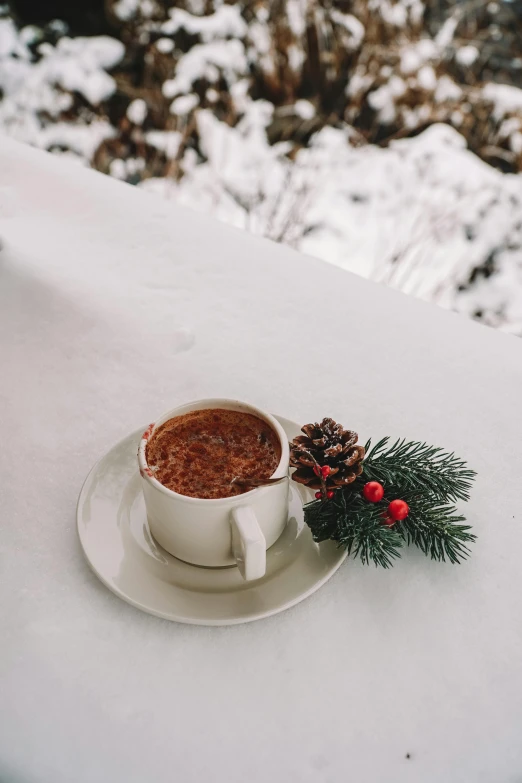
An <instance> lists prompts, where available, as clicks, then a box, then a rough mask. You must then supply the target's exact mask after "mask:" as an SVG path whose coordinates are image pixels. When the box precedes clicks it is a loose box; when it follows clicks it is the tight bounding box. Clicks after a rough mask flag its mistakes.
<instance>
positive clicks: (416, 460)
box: [305, 438, 476, 568]
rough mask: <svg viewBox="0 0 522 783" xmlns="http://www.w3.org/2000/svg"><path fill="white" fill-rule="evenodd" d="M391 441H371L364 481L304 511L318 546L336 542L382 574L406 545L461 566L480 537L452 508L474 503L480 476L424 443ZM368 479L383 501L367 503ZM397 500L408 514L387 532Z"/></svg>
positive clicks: (456, 459) (364, 469)
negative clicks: (388, 517)
mask: <svg viewBox="0 0 522 783" xmlns="http://www.w3.org/2000/svg"><path fill="white" fill-rule="evenodd" d="M388 443H389V438H383V439H382V440H380V441H379V442H378V443H377V444H376V445H375V446H374V447H373V448H371V442H368V443H367V444H366V454H367V456H366V458H365V460H364V462H363V472H362V474H361V476H359V477H358V478H357V479H356V481H355V482H353V483H352V484H349V485H348V486H346V487H345V488H344V489H341V490H338V491H337V492H336V493H335V495H334V497H333V498H332V499H331V500H316V501H313V502H312V503H309V504H307V505H306V506H305V521H306V523H307V524H308V526H309V527H310V529H311V531H312V535H313V538H314V540H315V541H324V540H326V539H332V540H333V541H336V542H337V543H338V544H339V546H344V547H345V548H346V550H347V551H348V553H349V554H352V555H353V556H354V557H355V558H357V557H359V558H360V559H361V561H362V562H363V563H365V564H367V563H370V562H373V563H375V565H380V566H383V567H384V568H388V567H389V566H391V565H393V561H394V560H395V559H396V558H397V557H400V555H401V548H402V546H403V545H405V544H414V545H415V546H418V547H419V549H420V550H421V551H422V552H423V553H424V554H425V555H429V556H430V557H431V558H432V559H433V560H443V561H444V560H449V562H450V563H460V562H461V560H463V559H465V558H466V557H467V556H468V554H469V552H470V550H469V546H468V544H471V543H472V542H473V541H475V536H474V535H473V533H471V532H470V530H471V528H470V526H469V525H465V524H463V523H464V522H465V518H464V517H463V516H462V515H460V514H459V513H458V511H457V509H456V508H455V505H454V503H455V502H456V501H457V500H467V499H468V498H469V491H470V488H471V485H472V482H473V479H474V477H475V475H476V474H475V472H474V471H473V470H470V469H469V468H468V467H467V466H466V463H465V462H464V461H463V460H461V459H459V458H458V457H456V456H455V455H454V454H449V453H447V452H445V451H443V449H440V448H436V447H433V446H428V445H427V444H426V443H418V442H414V441H412V442H407V441H405V440H398V441H396V442H395V443H393V445H391V446H388ZM368 481H378V482H380V483H381V484H382V485H383V487H384V489H385V495H384V498H383V499H382V501H379V502H378V503H370V502H368V501H367V500H366V499H365V498H364V496H363V494H362V489H363V487H364V485H365V484H366V482H368ZM396 498H400V499H401V500H404V501H406V503H407V504H408V506H409V514H408V516H407V517H406V519H404V520H402V521H401V522H396V523H395V524H394V525H393V526H389V525H386V524H385V523H384V522H385V517H386V511H387V507H388V504H389V503H390V501H391V500H394V499H396Z"/></svg>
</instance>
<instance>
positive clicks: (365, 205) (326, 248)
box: [0, 0, 522, 331]
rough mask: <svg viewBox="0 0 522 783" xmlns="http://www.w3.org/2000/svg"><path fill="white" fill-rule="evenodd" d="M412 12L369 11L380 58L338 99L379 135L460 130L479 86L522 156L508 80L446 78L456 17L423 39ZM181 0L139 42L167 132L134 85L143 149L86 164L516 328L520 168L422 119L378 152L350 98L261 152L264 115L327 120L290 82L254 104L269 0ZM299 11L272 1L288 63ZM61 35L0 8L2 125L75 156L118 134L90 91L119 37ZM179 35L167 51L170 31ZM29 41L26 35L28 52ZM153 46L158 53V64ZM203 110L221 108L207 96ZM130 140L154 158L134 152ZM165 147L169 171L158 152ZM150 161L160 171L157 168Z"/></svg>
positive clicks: (299, 33) (504, 141)
mask: <svg viewBox="0 0 522 783" xmlns="http://www.w3.org/2000/svg"><path fill="white" fill-rule="evenodd" d="M144 3H145V0H141V2H135V3H134V2H130V0H125V1H124V0H120V2H119V3H118V5H117V7H118V9H119V13H120V14H121V13H131V12H132V14H134V13H138V12H139V14H140V18H142V17H143V15H144V14H146V13H148V12H150V8H149V9H147V6H146V4H145V5H144ZM375 3H376V0H374V6H372V8H373V9H374V10H373V13H377V10H376V9H377V5H375ZM419 7H420V5H419V3H416V2H414V0H403V2H397V3H389V2H387V3H384V5H383V6H382V9H383V14H384V16H386V15H388V16H389V17H390V19H391V20H392V21H391V22H390V24H393V26H394V27H395V28H396V45H395V49H394V58H395V59H393V58H390V60H389V62H388V61H384V64H382V63H383V61H381V64H380V67H379V69H378V70H372V69H371V68H368V67H366V66H365V65H364V64H363V65H359V66H358V67H357V68H356V69H355V70H354V71H352V72H351V73H350V77H349V79H347V83H346V85H345V91H346V92H347V93H348V95H349V96H350V99H351V100H350V103H353V104H356V103H357V102H361V103H362V102H363V101H366V100H367V101H368V103H369V105H370V107H371V108H372V109H373V110H374V112H375V113H376V117H375V124H376V125H377V124H380V125H382V126H383V127H385V128H386V126H390V128H389V135H390V136H391V137H392V138H393V136H394V135H395V133H396V127H397V126H398V127H399V128H401V129H404V130H407V129H420V128H421V127H422V126H423V125H424V124H427V125H429V124H430V123H433V122H434V120H435V118H437V117H441V116H442V117H443V118H444V119H445V120H446V121H450V122H451V123H453V125H454V126H455V127H461V128H463V129H464V130H466V128H467V126H468V125H469V122H470V121H471V120H472V116H471V112H473V110H474V104H473V101H474V100H475V99H476V98H477V96H478V99H480V100H481V101H483V102H484V101H488V102H490V103H491V104H492V105H493V110H492V113H493V116H494V118H495V120H496V121H497V123H498V130H497V131H496V134H497V135H496V139H497V140H498V143H499V145H502V147H501V148H499V149H500V154H502V155H505V156H506V159H507V160H509V159H511V158H513V159H514V158H515V157H516V156H519V155H522V90H519V89H517V88H515V87H512V86H509V85H503V84H486V85H485V86H484V87H482V86H480V85H468V84H466V83H463V84H462V85H459V84H457V83H456V82H455V81H454V80H453V79H452V78H450V76H448V75H447V74H443V75H440V76H439V75H438V74H439V73H440V72H441V70H442V68H441V65H443V63H444V60H445V59H446V60H451V55H450V53H448V52H447V51H446V47H447V46H449V44H450V43H451V40H452V38H453V36H454V34H455V30H456V26H455V24H456V17H454V18H452V19H450V22H451V24H450V23H447V24H446V25H445V26H444V27H443V29H442V30H441V32H440V34H439V35H438V36H437V38H436V39H435V40H433V39H430V38H427V37H422V35H421V37H419V38H418V39H415V38H413V39H411V40H408V39H407V37H406V36H404V33H403V32H402V31H401V29H402V26H403V20H404V18H406V19H407V20H408V19H409V20H410V21H411V20H412V19H413V18H414V17H415V15H418V13H419ZM186 8H189V10H190V11H192V12H193V13H189V11H186V10H182V9H180V8H172V9H171V10H170V12H169V18H168V20H167V21H166V22H161V21H160V22H155V21H154V22H150V25H151V27H150V28H147V29H150V30H151V31H152V32H153V33H154V37H156V36H157V35H160V36H161V35H163V36H164V37H160V38H159V39H158V40H156V41H155V43H152V44H151V45H150V50H149V51H148V52H147V54H146V57H147V58H152V57H156V59H157V60H158V62H160V63H161V68H162V72H163V73H165V72H167V73H168V74H169V75H171V74H172V72H173V76H172V78H167V79H166V80H165V81H163V84H162V85H161V88H162V91H163V95H164V96H165V98H166V99H167V101H165V105H164V109H165V113H166V109H167V108H170V116H168V119H167V121H166V124H165V126H164V127H165V128H168V130H160V129H154V128H152V127H151V123H152V122H153V120H154V115H155V114H156V112H154V113H151V115H150V116H149V115H148V106H147V102H146V101H145V100H143V99H142V98H134V95H135V94H136V93H134V94H132V97H133V98H134V99H133V100H131V101H130V103H129V105H128V107H127V110H126V116H127V118H128V120H129V121H130V122H131V123H132V124H133V126H136V127H134V128H132V129H131V141H132V142H134V143H137V142H139V143H141V142H142V141H145V145H142V147H141V149H140V145H139V143H138V144H137V147H138V149H140V152H136V151H134V150H135V148H131V150H130V151H129V149H128V148H125V147H123V151H121V152H119V151H118V149H119V143H116V142H111V143H110V144H108V145H104V148H103V150H102V153H101V154H98V160H101V161H102V163H101V165H100V164H98V163H97V165H99V167H100V168H103V170H105V171H106V170H107V169H108V170H109V171H110V174H111V175H112V176H114V177H115V178H118V179H121V180H126V181H129V182H132V183H133V184H134V183H139V186H140V187H143V188H144V189H145V190H147V191H152V192H157V193H161V194H162V195H164V196H166V197H168V198H169V199H171V200H173V201H176V202H179V203H182V204H186V205H188V206H190V207H192V208H195V209H199V210H202V211H205V212H209V213H212V214H214V215H216V216H217V217H219V218H220V219H222V220H224V221H226V222H229V223H231V224H233V225H235V226H238V227H241V228H246V229H248V230H249V231H253V232H256V233H259V234H262V235H265V236H269V237H271V238H272V239H275V240H277V241H283V242H286V243H287V244H290V245H292V246H294V247H296V248H298V249H300V250H303V251H304V252H307V253H310V254H312V255H315V256H318V257H320V258H323V259H325V260H327V261H329V262H331V263H334V264H337V265H339V266H342V267H346V268H347V269H351V270H353V271H356V272H358V273H360V274H363V275H365V276H370V277H373V278H374V279H376V280H379V281H381V282H386V283H388V284H390V285H395V286H396V287H398V288H401V289H402V290H406V291H408V292H410V293H414V294H416V295H419V296H423V297H424V298H426V299H429V300H431V301H436V302H437V303H439V304H442V305H444V306H446V307H452V308H454V309H460V310H461V311H463V312H467V313H469V314H473V313H475V312H478V311H480V312H481V313H483V320H484V321H485V322H486V323H491V324H492V325H495V326H498V327H500V328H503V329H505V330H506V331H516V330H517V329H518V328H519V326H518V325H519V324H520V322H521V318H520V312H519V311H520V307H521V305H520V302H521V300H522V293H521V292H522V280H521V279H520V269H521V267H522V259H521V258H520V251H518V256H517V251H516V250H514V248H516V247H518V246H519V245H520V244H521V243H522V240H520V238H519V236H518V233H517V232H518V231H519V230H518V229H517V225H518V223H519V220H520V219H519V215H520V213H521V211H522V192H521V189H522V184H521V183H522V177H520V176H514V175H505V174H501V173H500V172H499V171H497V170H494V169H492V168H490V167H489V166H487V165H486V164H484V163H483V162H482V161H481V160H480V159H479V158H477V157H475V156H474V155H473V154H472V153H471V152H470V151H469V150H467V149H466V142H465V139H464V137H463V136H461V135H460V134H459V133H458V132H457V131H455V130H454V128H451V127H449V126H447V125H432V126H431V127H430V128H428V130H427V131H424V132H423V133H421V134H420V135H419V136H417V137H415V138H412V139H404V140H403V141H400V142H399V141H397V142H393V143H391V144H389V146H386V147H383V148H379V147H376V146H366V145H363V146H361V134H360V133H359V132H358V130H356V127H352V126H351V125H350V124H349V123H348V120H350V121H352V119H351V117H350V116H349V110H348V112H347V113H346V115H345V119H346V120H347V121H346V122H344V121H343V117H342V116H341V115H340V116H339V118H338V119H337V120H336V122H335V127H324V128H323V129H322V130H321V131H319V132H316V133H315V134H314V135H313V136H312V137H311V139H310V141H309V142H308V139H307V142H306V143H307V144H308V143H309V146H308V147H305V148H302V149H301V148H300V145H299V144H298V145H295V142H292V143H290V142H286V141H285V142H281V143H278V144H275V145H273V146H270V145H269V143H268V140H267V129H268V128H269V126H271V123H272V121H274V125H276V126H280V125H281V122H282V121H283V119H284V118H285V117H286V118H288V122H289V123H293V124H294V125H297V126H298V127H299V125H300V123H299V120H301V121H302V125H303V128H304V130H305V131H307V130H308V128H312V127H314V125H315V123H314V122H313V121H314V120H315V119H316V118H317V121H318V125H319V124H320V122H321V117H322V116H324V115H322V113H321V112H322V111H323V110H322V108H321V105H320V100H318V99H317V97H314V99H313V101H312V100H306V99H305V98H299V99H297V100H296V94H297V95H299V94H301V95H302V94H305V95H306V94H307V93H306V92H305V93H294V94H293V95H292V96H291V97H289V98H288V99H286V100H283V101H282V103H281V104H280V105H278V106H277V109H276V110H275V112H274V105H273V104H272V103H269V102H267V101H263V100H253V99H252V97H251V86H252V78H251V68H252V66H253V65H255V66H256V67H262V68H263V69H264V70H265V73H266V74H269V73H270V74H274V76H275V78H276V79H277V78H278V70H277V69H276V62H275V60H274V56H275V52H276V50H275V49H274V39H273V36H272V34H271V32H270V28H269V25H270V22H269V20H268V10H267V8H266V7H264V6H263V7H261V6H259V7H257V9H256V10H255V11H253V13H252V17H251V19H250V20H249V22H248V25H247V22H246V21H245V19H243V17H242V16H241V14H240V6H239V5H237V4H236V5H230V4H222V5H220V6H217V5H214V8H215V9H216V10H215V13H213V14H212V15H209V16H201V15H199V16H198V14H202V13H203V12H204V10H205V9H204V8H203V6H202V5H201V4H200V3H199V2H197V1H196V0H193V1H192V2H191V3H188V4H187V5H186ZM306 8H307V3H306V0H289V2H288V3H287V5H286V13H287V18H288V25H289V28H290V29H289V30H287V31H286V32H287V33H288V36H289V42H288V46H287V49H286V54H287V57H288V62H289V65H290V68H291V69H292V70H294V71H295V72H296V73H298V72H299V70H300V68H301V67H302V64H303V61H304V58H305V57H306V37H305V19H306ZM132 9H134V10H132ZM329 17H330V19H331V21H332V22H333V25H334V27H333V28H331V29H334V30H335V35H336V36H338V37H339V38H340V40H342V41H343V45H345V46H347V47H348V48H350V49H352V48H354V47H357V46H359V45H360V44H361V42H362V41H363V38H364V36H365V29H364V26H363V25H362V24H361V22H359V21H358V20H357V19H356V17H355V16H353V15H351V14H348V13H342V12H341V11H339V10H336V9H331V11H330V12H329ZM122 18H123V17H122ZM133 24H134V22H133ZM147 24H149V23H147ZM317 24H319V22H317ZM57 30H58V27H57ZM180 30H185V31H187V32H188V33H190V35H192V36H195V37H196V38H197V41H198V43H196V44H195V45H192V46H191V48H190V49H189V51H188V52H186V53H183V52H181V51H180V49H179V48H177V47H176V46H175V43H174V40H172V39H171V38H170V37H166V36H174V37H175V36H177V34H178V32H179V31H180ZM59 34H60V35H62V37H61V38H60V39H59V40H58V42H57V44H56V45H52V44H51V43H49V42H44V41H43V38H42V31H41V30H39V29H38V28H34V27H26V28H24V29H23V30H20V31H17V29H16V26H15V25H14V24H13V22H12V21H11V20H9V19H1V20H0V88H1V90H2V92H3V96H4V97H3V100H1V101H0V129H1V130H2V132H4V133H7V134H8V135H12V136H15V137H16V138H18V139H20V140H23V141H26V142H29V143H30V144H33V145H35V146H37V147H41V148H43V149H51V150H53V151H60V152H63V153H65V154H68V155H75V156H76V157H77V159H79V160H81V161H82V162H84V163H85V164H88V163H89V162H92V160H93V156H94V155H95V153H96V152H97V150H98V148H99V145H100V144H102V142H103V141H104V140H107V139H111V138H112V137H115V136H117V135H119V131H118V129H117V123H114V124H111V123H109V122H108V120H107V119H106V117H107V111H108V106H107V104H106V103H105V102H106V101H107V100H108V99H109V98H110V97H111V95H112V94H113V93H114V90H115V87H116V85H115V81H114V78H113V76H112V75H111V74H110V73H108V71H110V70H111V69H112V68H114V66H115V65H117V63H118V62H119V61H120V60H121V58H122V56H123V53H124V48H123V45H122V44H121V43H120V42H119V41H116V40H114V39H112V38H109V37H104V36H97V37H91V38H74V39H71V38H70V37H68V36H67V35H64V34H63V31H62V32H60V33H59ZM151 40H152V41H154V38H151ZM178 40H179V42H180V45H182V37H181V38H180V39H178V38H176V41H178ZM30 45H31V46H32V47H34V46H38V50H39V52H40V55H41V56H40V58H38V57H35V56H34V54H33V52H34V48H33V50H32V51H31V50H30V49H29V46H30ZM154 50H156V51H154ZM158 52H159V53H160V54H161V55H166V56H167V57H165V59H164V60H163V59H162V58H161V57H160V56H159V55H158ZM170 55H171V56H172V57H170ZM455 56H456V59H457V62H458V63H459V64H460V65H462V66H463V67H467V64H468V63H469V64H472V62H473V60H472V58H473V59H474V58H476V56H477V50H476V48H475V47H474V46H473V45H471V44H470V45H469V46H465V47H460V49H459V48H457V49H456V55H455ZM171 59H172V65H171ZM163 78H165V77H163ZM455 78H458V77H457V76H456V77H455ZM198 80H206V82H207V84H210V85H212V86H209V87H207V89H206V102H207V103H206V104H205V102H203V106H205V105H206V106H207V107H208V105H209V104H219V105H220V107H221V106H222V97H223V93H224V92H226V93H227V101H228V100H230V105H231V112H230V115H229V116H228V117H227V121H221V119H218V116H216V114H214V113H213V111H212V110H209V109H208V108H203V109H202V108H200V106H199V97H198V95H196V94H195V92H194V91H193V85H194V83H195V82H196V81H198ZM138 94H140V93H138ZM419 94H420V95H422V97H421V98H420V99H419V97H418V96H419ZM78 95H80V96H82V101H79V100H78ZM470 96H471V97H470ZM410 98H411V100H410ZM85 102H87V104H88V106H85V105H84V104H85ZM79 103H80V105H81V110H78V104H79ZM169 104H170V107H169ZM448 104H449V105H448ZM452 104H454V106H453V105H452ZM472 104H473V105H472ZM150 105H151V107H152V105H153V104H152V103H151V104H150ZM124 106H125V104H124ZM482 106H485V107H486V111H488V110H490V109H489V107H488V106H487V104H485V103H482ZM89 107H90V108H89ZM71 110H72V111H73V112H74V114H73V116H74V119H73V120H71ZM218 112H219V117H221V116H222V115H221V113H220V112H221V108H220V109H219V110H218ZM65 113H67V114H65ZM216 113H217V112H216ZM189 115H190V126H189V125H188V123H189ZM510 115H515V116H510ZM122 116H125V109H124V108H123V109H122ZM231 118H232V119H231ZM145 122H146V123H147V125H146V130H142V129H141V128H142V126H143V124H144V123H145ZM234 123H237V124H236V125H235V126H234ZM307 123H309V125H308V126H307V125H306V124H307ZM124 126H125V127H126V128H128V123H124ZM272 127H274V126H273V125H272ZM194 128H195V130H194V135H193V136H192V137H191V138H190V139H189V140H188V144H187V134H188V133H189V132H192V131H193V129H194ZM126 132H127V131H126ZM399 135H400V134H399ZM283 137H284V136H283ZM193 139H195V140H196V142H195V143H193ZM143 147H147V148H150V147H153V148H154V150H157V151H158V153H161V154H156V153H155V152H154V151H152V152H151V151H150V149H148V152H143ZM131 152H132V155H131ZM289 153H292V154H291V155H290V156H289ZM115 155H116V156H118V155H119V156H120V157H121V159H120V158H118V157H114V156H115ZM126 155H127V156H129V157H126ZM133 155H137V157H133ZM141 156H143V157H141ZM510 156H511V158H510ZM149 158H152V159H153V161H152V165H150V166H149ZM165 158H166V159H167V160H168V161H176V166H175V167H173V166H170V165H169V164H165ZM163 166H164V168H163V171H164V173H165V178H164V179H163V178H159V177H157V176H156V174H157V173H158V171H160V172H161V171H162V167H163ZM173 170H175V172H176V174H175V177H172V171H173ZM140 180H141V181H140ZM470 237H471V238H470ZM517 243H518V245H517ZM489 257H493V258H494V274H493V276H492V277H489V278H488V279H487V281H484V284H483V285H482V284H481V285H478V284H476V285H475V284H474V286H473V287H470V288H469V290H468V280H469V277H470V275H471V274H472V272H473V270H474V269H476V268H480V267H481V266H483V264H484V262H485V260H486V259H487V258H489ZM396 259H399V260H398V261H397V260H396ZM506 285H507V287H505V286H506ZM459 286H460V289H459ZM502 286H504V288H502Z"/></svg>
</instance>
